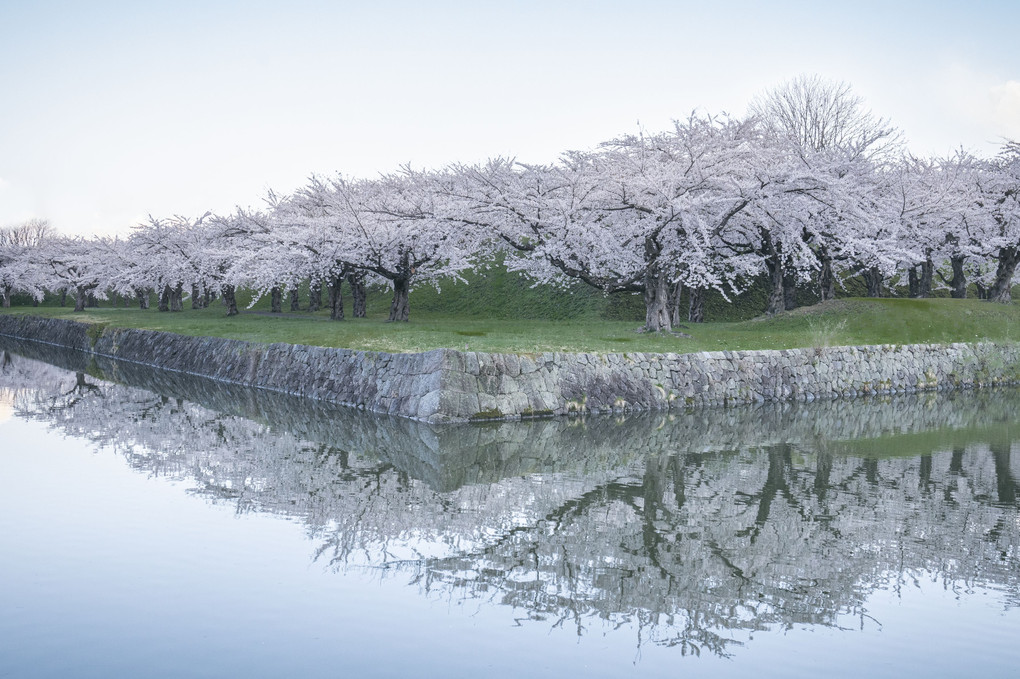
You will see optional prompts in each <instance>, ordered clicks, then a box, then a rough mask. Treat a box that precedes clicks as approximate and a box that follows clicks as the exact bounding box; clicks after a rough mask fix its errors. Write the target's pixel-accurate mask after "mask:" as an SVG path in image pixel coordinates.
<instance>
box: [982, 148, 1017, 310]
mask: <svg viewBox="0 0 1020 679" xmlns="http://www.w3.org/2000/svg"><path fill="white" fill-rule="evenodd" d="M983 189H984V196H983V199H982V204H983V205H984V207H985V208H986V209H987V211H988V214H989V215H990V217H991V224H990V226H991V228H990V229H989V233H988V239H987V241H986V242H987V245H988V246H989V247H990V249H991V251H992V253H993V254H994V256H995V259H996V269H995V279H994V281H993V282H992V285H991V288H990V289H989V291H988V299H989V300H991V301H993V302H1009V301H1011V299H1012V288H1013V279H1014V276H1015V275H1016V269H1017V264H1018V263H1020V142H1016V141H1008V142H1006V143H1005V144H1003V146H1002V149H1001V151H1000V153H999V155H998V157H997V158H996V159H995V160H994V162H992V163H990V166H989V169H988V171H987V173H986V180H985V182H984V186H983Z"/></svg>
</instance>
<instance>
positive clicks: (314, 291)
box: [308, 281, 322, 313]
mask: <svg viewBox="0 0 1020 679" xmlns="http://www.w3.org/2000/svg"><path fill="white" fill-rule="evenodd" d="M321 308H322V281H312V283H311V284H310V285H309V286H308V310H309V311H311V312H312V313H315V312H316V311H318V310H319V309H321Z"/></svg>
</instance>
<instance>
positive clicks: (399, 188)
mask: <svg viewBox="0 0 1020 679" xmlns="http://www.w3.org/2000/svg"><path fill="white" fill-rule="evenodd" d="M452 181H453V179H452V177H450V176H449V175H447V174H446V173H429V172H422V171H416V170H412V169H410V168H407V167H405V168H403V169H402V170H401V171H400V172H398V173H395V174H388V175H384V176H382V177H380V178H379V179H375V180H371V181H368V180H361V181H346V180H340V179H338V180H335V181H333V182H331V192H332V194H333V195H332V197H331V198H332V204H333V205H336V206H337V209H338V211H339V210H341V209H342V210H345V211H346V214H347V219H348V220H349V221H348V224H347V233H349V234H352V236H353V237H352V238H351V241H350V244H351V250H350V253H349V254H348V255H347V256H346V258H345V261H346V262H348V263H350V264H352V265H353V266H354V267H355V268H357V269H361V270H363V271H367V272H370V273H372V274H375V275H376V276H379V277H380V278H383V279H385V280H388V281H390V283H391V284H392V285H393V301H392V303H391V305H390V314H389V320H390V321H407V320H408V318H409V315H410V304H409V294H410V291H411V288H412V287H413V286H414V285H421V284H432V285H435V284H438V283H439V281H440V280H442V279H448V278H451V277H453V278H459V277H460V274H461V272H463V271H465V270H467V269H469V268H470V267H471V266H473V264H474V256H475V254H476V251H477V240H476V230H475V229H474V228H473V225H472V224H471V223H470V222H468V221H466V220H464V219H462V218H461V216H460V215H459V214H458V212H457V211H456V210H455V209H453V207H452V206H451V205H450V198H449V196H450V189H449V187H450V184H451V183H452Z"/></svg>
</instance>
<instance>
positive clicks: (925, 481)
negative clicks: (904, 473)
mask: <svg viewBox="0 0 1020 679" xmlns="http://www.w3.org/2000/svg"><path fill="white" fill-rule="evenodd" d="M918 476H919V477H920V479H919V484H918V485H919V487H920V489H921V490H927V489H928V487H929V486H930V485H931V455H922V456H921V467H920V469H919V470H918Z"/></svg>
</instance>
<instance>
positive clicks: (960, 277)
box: [949, 255, 967, 299]
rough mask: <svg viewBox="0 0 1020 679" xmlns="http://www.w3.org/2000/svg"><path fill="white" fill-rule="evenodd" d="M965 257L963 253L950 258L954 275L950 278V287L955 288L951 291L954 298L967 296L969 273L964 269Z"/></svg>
mask: <svg viewBox="0 0 1020 679" xmlns="http://www.w3.org/2000/svg"><path fill="white" fill-rule="evenodd" d="M964 259H965V257H963V255H955V256H953V257H950V258H949V263H950V265H951V266H952V267H953V277H952V278H951V279H950V280H949V287H951V288H952V289H953V291H952V293H951V294H952V296H953V299H966V298H967V274H966V273H965V272H964V270H963V262H964Z"/></svg>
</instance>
